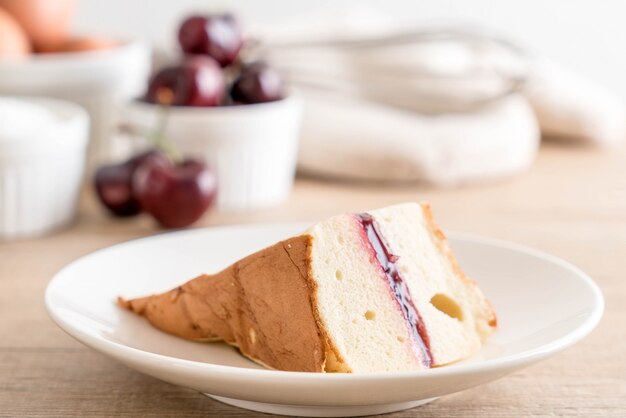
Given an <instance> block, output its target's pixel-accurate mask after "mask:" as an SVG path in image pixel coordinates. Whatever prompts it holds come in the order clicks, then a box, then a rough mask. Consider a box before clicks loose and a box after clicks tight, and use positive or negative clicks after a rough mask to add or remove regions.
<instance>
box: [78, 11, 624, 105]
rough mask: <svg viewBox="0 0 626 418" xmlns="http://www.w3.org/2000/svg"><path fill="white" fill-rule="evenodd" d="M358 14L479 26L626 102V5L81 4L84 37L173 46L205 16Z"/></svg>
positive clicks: (266, 21)
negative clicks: (183, 27) (187, 21)
mask: <svg viewBox="0 0 626 418" xmlns="http://www.w3.org/2000/svg"><path fill="white" fill-rule="evenodd" d="M351 8H359V9H361V10H366V11H367V12H368V13H369V12H376V11H379V12H380V13H381V14H384V15H386V16H387V17H391V18H394V19H397V20H398V22H404V23H411V24H413V23H414V24H415V25H416V26H419V25H428V26H432V25H434V24H442V25H447V26H449V25H456V24H459V25H478V26H482V27H486V28H489V29H493V30H494V31H496V33H499V34H502V35H503V36H506V37H508V38H509V39H511V40H514V41H516V42H517V43H519V44H521V45H522V46H524V47H526V48H527V49H528V50H530V51H532V52H534V53H537V54H541V55H544V56H547V57H550V58H552V59H554V60H556V61H558V62H559V63H561V64H564V65H567V66H568V67H570V68H572V69H574V70H576V71H578V72H579V73H581V74H582V75H585V76H588V77H590V78H592V79H594V80H596V81H598V82H600V83H602V84H605V85H606V86H608V87H610V88H612V89H614V90H615V91H616V92H619V93H620V95H622V96H623V97H626V20H625V17H626V1H623V0H603V1H593V0H551V1H539V0H527V1H516V2H513V1H498V0H465V1H459V0H457V1H453V0H422V1H419V2H418V1H415V0H386V1H385V2H381V1H376V0H359V1H351V0H317V1H315V2H301V1H289V0H263V1H252V0H230V1H206V0H177V1H171V0H132V1H129V0H108V1H101V0H81V2H80V7H79V11H78V16H77V19H76V21H75V28H76V30H77V31H78V32H88V33H94V32H95V33H102V34H116V35H118V36H122V37H137V38H141V39H145V40H148V41H150V42H152V43H155V44H158V45H161V46H164V47H171V46H172V45H174V39H175V30H176V27H177V24H178V23H179V21H180V19H181V18H182V17H183V16H185V15H187V14H189V13H191V12H193V11H202V10H215V9H226V10H234V11H236V12H237V13H238V14H239V15H240V16H241V17H242V20H244V22H245V24H247V25H248V26H252V25H254V24H262V25H271V24H272V23H273V22H281V24H282V23H283V22H286V21H287V22H288V21H294V20H296V21H298V20H301V19H309V20H310V19H323V18H324V16H334V18H335V19H337V18H338V17H341V16H342V15H345V12H346V10H350V9H351Z"/></svg>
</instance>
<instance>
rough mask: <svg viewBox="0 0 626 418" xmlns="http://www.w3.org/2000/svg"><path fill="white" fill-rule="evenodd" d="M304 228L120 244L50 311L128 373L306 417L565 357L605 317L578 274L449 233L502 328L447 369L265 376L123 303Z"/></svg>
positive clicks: (415, 395)
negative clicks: (164, 328) (561, 354)
mask: <svg viewBox="0 0 626 418" xmlns="http://www.w3.org/2000/svg"><path fill="white" fill-rule="evenodd" d="M306 226H307V225H303V224H273V225H244V226H235V227H222V228H212V229H204V230H192V231H186V232H176V233H170V234H164V235H160V236H155V237H151V238H145V239H141V240H137V241H132V242H128V243H124V244H120V245H116V246H114V247H111V248H107V249H104V250H101V251H98V252H96V253H93V254H91V255H88V256H86V257H83V258H81V259H79V260H77V261H75V262H73V263H72V264H70V265H69V266H67V267H66V268H64V269H63V270H62V271H61V272H59V273H58V274H57V275H56V276H55V277H54V278H53V279H52V281H51V282H50V284H49V286H48V289H47V291H46V305H47V308H48V311H49V313H50V315H51V316H52V318H53V319H54V321H55V322H56V323H57V324H58V325H59V326H60V327H61V328H63V329H64V330H65V331H66V332H68V333H69V334H70V335H72V336H73V337H75V338H76V339H78V340H79V341H81V342H83V343H84V344H86V345H88V346H90V347H92V348H94V349H96V350H98V351H100V352H102V353H104V354H106V355H108V356H110V357H112V358H114V359H116V360H118V361H120V362H121V363H123V364H125V365H127V366H128V367H131V368H133V369H136V370H138V371H140V372H143V373H146V374H148V375H151V376H154V377H156V378H158V379H162V380H164V381H167V382H171V383H174V384H177V385H181V386H185V387H189V388H193V389H196V390H198V391H200V392H203V393H206V394H208V395H209V396H211V397H214V398H215V399H218V400H220V401H222V402H225V403H228V404H232V405H236V406H239V407H242V408H247V409H253V410H257V411H262V412H271V413H278V414H286V415H300V416H354V415H366V414H377V413H385V412H392V411H397V410H401V409H406V408H411V407H414V406H416V405H420V404H422V403H425V402H428V401H429V400H432V399H434V398H436V397H439V396H442V395H446V394H449V393H453V392H458V391H461V390H463V389H467V388H469V387H472V386H476V385H479V384H481V383H485V382H489V381H491V380H494V379H497V378H499V377H501V376H504V375H505V374H507V373H511V372H513V371H515V370H518V369H520V368H522V367H525V366H528V365H529V364H532V363H534V362H537V361H539V360H542V359H544V358H546V357H548V356H550V355H552V354H554V353H556V352H558V351H560V350H563V349H564V348H566V347H568V346H570V345H572V344H574V343H576V342H577V341H579V340H580V339H582V338H583V337H584V336H585V335H587V334H588V333H589V332H590V331H591V330H592V329H593V328H594V327H595V326H596V324H597V323H598V321H599V320H600V317H601V316H602V311H603V308H604V302H603V298H602V294H601V293H600V291H599V290H598V288H597V287H596V285H595V284H594V283H593V281H592V280H591V279H590V278H589V277H588V276H587V275H585V273H583V272H582V271H580V270H578V269H577V268H576V267H573V266H572V265H570V264H568V263H566V262H564V261H562V260H560V259H558V258H555V257H553V256H550V255H547V254H543V253H540V252H538V251H535V250H531V249H528V248H525V247H521V246H518V245H514V244H508V243H504V242H500V241H494V240H491V239H485V238H479V237H473V236H468V235H459V234H451V244H452V246H453V249H454V250H455V252H456V254H457V256H458V258H459V261H460V263H461V265H462V266H463V268H464V269H465V271H466V272H467V273H468V274H469V275H470V276H471V277H473V278H474V279H475V280H476V281H477V282H478V283H479V285H480V287H481V288H482V289H483V291H484V292H485V294H486V295H487V297H488V298H489V299H490V300H491V302H492V303H493V305H494V308H495V310H496V312H497V314H498V321H499V329H498V331H497V332H496V333H495V334H494V335H493V336H492V337H491V338H490V340H489V342H488V343H487V344H486V345H485V346H484V347H483V349H482V350H481V351H480V352H479V353H478V354H477V355H476V356H474V357H473V358H471V359H468V360H467V361H464V362H462V363H459V364H455V365H451V366H447V367H442V368H438V369H431V370H427V371H420V372H401V373H371V374H344V375H342V374H316V373H295V372H282V371H273V370H266V369H263V368H261V367H260V366H257V365H256V364H254V363H252V362H251V361H249V360H246V359H245V358H244V357H242V356H241V355H239V354H238V353H237V351H236V350H235V349H233V348H231V347H229V346H226V345H224V344H221V343H204V344H203V343H194V342H190V341H185V340H182V339H179V338H176V337H173V336H170V335H168V334H165V333H163V332H161V331H158V330H156V329H155V328H153V327H151V326H150V325H149V324H148V322H146V321H145V320H144V319H142V318H139V317H137V316H135V315H133V314H131V313H129V312H125V311H122V310H121V309H119V308H118V307H117V306H116V305H115V298H116V297H117V296H118V295H124V296H126V297H133V296H139V295H145V294H150V293H153V292H158V291H164V290H168V289H169V288H171V287H174V286H176V285H178V284H180V283H182V282H184V281H185V280H187V279H189V278H192V277H194V276H196V275H198V274H199V273H202V272H215V271H217V270H219V269H221V268H223V267H225V266H227V265H228V264H230V263H231V262H233V261H235V260H237V259H238V258H240V257H242V256H244V255H247V254H249V253H251V252H253V251H255V250H258V249H260V248H262V247H264V246H267V245H270V244H272V243H274V242H275V241H278V240H280V239H282V238H285V237H288V236H290V235H293V234H296V233H299V232H300V231H302V230H304V229H305V228H306Z"/></svg>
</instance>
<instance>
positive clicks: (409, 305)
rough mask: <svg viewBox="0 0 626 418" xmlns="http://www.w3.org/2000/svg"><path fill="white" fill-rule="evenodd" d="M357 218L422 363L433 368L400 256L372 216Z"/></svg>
mask: <svg viewBox="0 0 626 418" xmlns="http://www.w3.org/2000/svg"><path fill="white" fill-rule="evenodd" d="M356 217H357V219H358V220H359V222H360V223H361V225H362V227H363V231H364V233H365V237H366V238H367V241H368V242H369V244H370V246H371V247H372V251H373V253H374V255H375V257H376V259H377V260H378V263H379V264H380V267H381V268H382V270H383V272H384V273H385V277H386V278H387V282H388V283H389V287H390V288H391V291H392V293H393V295H394V296H395V298H396V302H397V303H398V305H399V306H400V309H401V310H402V314H403V315H404V319H405V320H406V322H407V325H408V328H409V330H410V331H411V335H412V337H413V341H414V342H415V344H416V345H417V348H419V350H420V352H421V354H422V356H421V358H422V361H423V363H424V365H425V366H426V367H431V365H432V355H431V353H430V341H429V339H428V334H427V333H426V327H425V326H424V321H423V320H422V317H421V316H420V314H419V312H418V311H417V308H416V307H415V304H414V303H413V300H412V299H411V293H410V292H409V288H408V286H407V284H406V281H404V279H403V278H402V275H401V274H400V272H399V271H398V267H397V265H396V262H397V261H398V256H396V255H393V254H391V252H390V251H389V248H387V246H386V245H385V243H384V241H383V240H382V234H381V233H380V231H379V229H378V227H377V226H376V223H375V222H374V218H373V217H372V215H370V214H368V213H360V214H358V215H356Z"/></svg>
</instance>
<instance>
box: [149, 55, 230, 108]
mask: <svg viewBox="0 0 626 418" xmlns="http://www.w3.org/2000/svg"><path fill="white" fill-rule="evenodd" d="M225 88H226V87H225V83H224V75H223V74H222V70H221V68H220V66H219V65H218V64H217V63H216V62H215V60H213V59H212V58H210V57H203V56H194V57H188V58H186V59H185V60H184V61H183V62H182V63H180V64H178V65H173V66H170V67H165V68H163V69H161V70H160V71H159V72H157V73H156V74H155V75H154V76H153V77H152V79H151V80H150V84H149V86H148V93H147V94H146V100H147V101H148V102H150V103H155V104H162V105H173V106H219V105H220V103H221V102H222V99H223V97H224V92H225Z"/></svg>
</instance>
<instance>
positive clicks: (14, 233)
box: [0, 96, 89, 241]
mask: <svg viewBox="0 0 626 418" xmlns="http://www.w3.org/2000/svg"><path fill="white" fill-rule="evenodd" d="M0 120H1V121H2V123H1V124H0V241H7V240H14V239H20V238H31V237H36V236H40V235H44V234H46V233H48V232H51V231H53V230H56V229H58V228H61V227H63V226H66V225H68V224H70V223H71V222H72V220H73V219H74V216H75V213H76V208H77V203H78V198H79V195H80V189H81V185H82V179H83V173H84V165H85V151H86V147H87V138H88V130H89V117H88V115H87V113H86V112H85V110H83V109H82V108H81V107H79V106H77V105H75V104H72V103H69V102H64V101H60V100H52V99H43V98H17V97H7V96H0Z"/></svg>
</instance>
